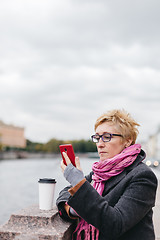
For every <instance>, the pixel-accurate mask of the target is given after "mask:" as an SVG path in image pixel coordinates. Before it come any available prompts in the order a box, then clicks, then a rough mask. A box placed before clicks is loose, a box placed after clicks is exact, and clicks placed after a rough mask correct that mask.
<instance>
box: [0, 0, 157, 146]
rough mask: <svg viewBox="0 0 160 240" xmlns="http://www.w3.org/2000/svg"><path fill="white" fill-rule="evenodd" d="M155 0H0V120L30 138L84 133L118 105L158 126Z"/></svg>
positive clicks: (147, 131)
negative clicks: (23, 132) (98, 118)
mask: <svg viewBox="0 0 160 240" xmlns="http://www.w3.org/2000/svg"><path fill="white" fill-rule="evenodd" d="M159 12H160V1H159V0H152V1H151V0H141V1H139V0H134V1H130V0H121V1H120V0H98V1H97V0H90V1H89V0H79V1H78V0H59V1H57V0H23V1H22V0H2V1H1V2H0V119H1V120H2V121H4V122H5V123H7V124H14V125H17V126H21V127H25V136H26V138H28V139H30V140H31V141H39V142H47V141H48V140H50V139H51V138H59V139H81V138H84V139H89V137H90V135H92V134H93V133H94V123H95V120H96V118H97V117H98V116H99V115H100V114H102V113H104V112H105V111H107V110H110V109H113V108H121V109H122V108H124V109H126V110H127V111H128V112H130V113H131V115H132V116H133V117H134V118H135V120H137V121H138V122H139V123H140V124H141V127H140V128H139V131H140V135H139V140H146V139H147V138H148V136H149V135H152V134H154V133H155V132H156V131H157V129H158V126H159V125H160V30H159V29H160V14H159Z"/></svg>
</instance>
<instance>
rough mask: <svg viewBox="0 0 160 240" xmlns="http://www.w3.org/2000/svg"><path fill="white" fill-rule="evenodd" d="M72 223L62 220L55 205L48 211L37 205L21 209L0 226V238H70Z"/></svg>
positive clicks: (67, 239) (39, 239) (50, 239)
mask: <svg viewBox="0 0 160 240" xmlns="http://www.w3.org/2000/svg"><path fill="white" fill-rule="evenodd" d="M73 229H74V224H71V223H68V222H65V221H63V220H62V219H61V218H60V217H59V214H58V211H57V207H56V206H55V207H54V208H53V209H52V210H50V211H42V210H39V207H38V206H31V207H28V208H26V209H22V210H20V211H19V212H17V213H14V214H12V215H11V217H10V219H9V221H8V222H7V223H6V224H5V225H3V226H0V240H13V239H14V240H21V239H23V240H44V239H45V240H61V239H63V240H70V239H71V234H72V232H73Z"/></svg>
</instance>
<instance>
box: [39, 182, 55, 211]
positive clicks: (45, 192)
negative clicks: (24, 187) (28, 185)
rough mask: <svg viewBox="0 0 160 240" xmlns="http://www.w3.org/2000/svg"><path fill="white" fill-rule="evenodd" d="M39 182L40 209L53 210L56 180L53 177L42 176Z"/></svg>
mask: <svg viewBox="0 0 160 240" xmlns="http://www.w3.org/2000/svg"><path fill="white" fill-rule="evenodd" d="M38 183H39V209H41V210H51V209H52V208H53V199H54V191H55V185H56V181H55V179H53V178H41V179H39V181H38Z"/></svg>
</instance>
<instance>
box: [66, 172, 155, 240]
mask: <svg viewBox="0 0 160 240" xmlns="http://www.w3.org/2000/svg"><path fill="white" fill-rule="evenodd" d="M156 188H157V178H156V176H155V175H154V173H153V172H152V171H151V170H146V169H145V170H144V171H142V170H141V171H135V173H134V174H132V178H131V179H130V180H129V182H128V183H127V184H126V186H125V189H124V191H123V193H122V195H121V196H119V200H118V201H117V203H116V204H115V205H114V206H110V205H109V203H108V201H107V200H106V198H105V196H104V197H102V196H100V195H99V194H98V192H97V191H96V190H95V189H94V188H93V187H92V186H91V185H90V184H89V183H88V182H87V181H86V182H85V183H84V184H83V185H82V186H81V187H80V189H79V190H78V191H77V192H76V193H75V194H74V195H73V196H72V197H71V198H70V199H69V201H68V204H69V205H70V206H71V207H72V208H73V209H74V210H75V211H76V212H77V213H78V214H79V215H80V216H81V217H82V218H83V219H84V220H85V221H87V222H88V223H89V224H92V225H93V226H95V227H96V228H97V229H99V231H100V232H101V234H102V235H103V236H104V238H106V239H116V238H118V237H120V236H121V235H122V234H124V233H125V232H126V231H128V230H129V229H131V228H132V227H133V226H135V225H136V224H137V223H138V222H139V221H140V220H142V219H143V217H144V216H145V215H146V214H147V213H148V212H149V211H150V210H151V209H152V207H153V206H154V204H155V195H156Z"/></svg>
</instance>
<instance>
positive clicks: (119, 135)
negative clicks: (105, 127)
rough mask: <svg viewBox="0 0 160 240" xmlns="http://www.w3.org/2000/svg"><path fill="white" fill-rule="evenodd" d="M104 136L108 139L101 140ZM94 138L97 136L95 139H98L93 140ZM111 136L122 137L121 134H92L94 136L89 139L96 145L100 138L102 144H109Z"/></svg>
mask: <svg viewBox="0 0 160 240" xmlns="http://www.w3.org/2000/svg"><path fill="white" fill-rule="evenodd" d="M104 135H108V137H109V138H108V140H104V138H103V136H104ZM95 136H97V137H99V138H98V139H97V138H94V137H95ZM113 136H118V137H123V136H122V135H121V134H116V133H103V134H102V135H99V134H94V135H92V136H91V139H92V142H94V143H98V142H99V140H100V138H102V141H103V142H110V141H111V139H112V137H113ZM96 140H97V141H96Z"/></svg>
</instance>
